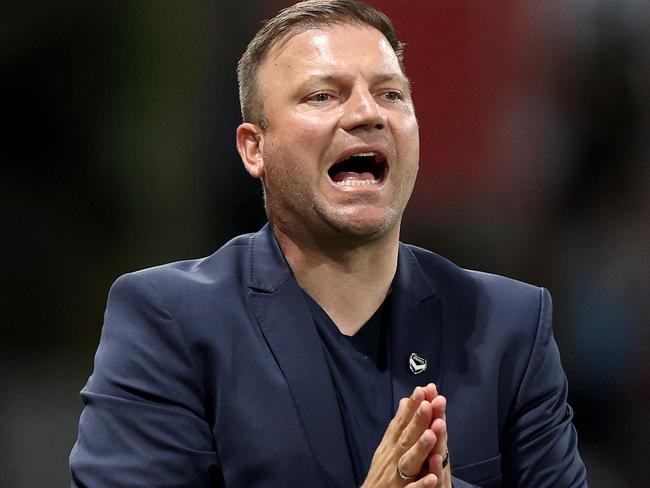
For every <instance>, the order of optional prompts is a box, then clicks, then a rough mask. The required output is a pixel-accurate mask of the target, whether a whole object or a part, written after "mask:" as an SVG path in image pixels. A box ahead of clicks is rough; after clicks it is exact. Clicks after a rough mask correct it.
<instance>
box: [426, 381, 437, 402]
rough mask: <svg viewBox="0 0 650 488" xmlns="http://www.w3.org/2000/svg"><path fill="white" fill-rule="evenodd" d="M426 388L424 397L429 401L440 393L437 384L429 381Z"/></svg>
mask: <svg viewBox="0 0 650 488" xmlns="http://www.w3.org/2000/svg"><path fill="white" fill-rule="evenodd" d="M423 388H424V399H425V400H427V401H429V402H430V401H431V400H433V399H434V398H435V397H436V395H438V389H437V387H436V385H435V384H433V383H429V384H428V385H426V386H425V387H423Z"/></svg>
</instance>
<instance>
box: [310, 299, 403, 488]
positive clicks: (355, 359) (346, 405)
mask: <svg viewBox="0 0 650 488" xmlns="http://www.w3.org/2000/svg"><path fill="white" fill-rule="evenodd" d="M307 300H308V302H309V306H310V309H311V313H312V316H313V318H314V323H315V325H316V329H317V331H318V335H319V336H320V339H321V343H322V345H323V350H324V352H325V357H326V360H327V365H328V367H329V371H330V374H331V376H332V380H333V382H334V387H335V388H336V395H337V399H338V403H339V409H340V411H341V416H342V418H343V423H344V426H345V433H346V437H347V441H348V448H349V450H350V459H351V460H352V466H353V468H354V474H355V478H356V482H357V486H359V485H361V484H362V483H363V481H364V480H365V478H366V475H367V474H368V469H369V468H370V462H371V460H372V456H373V454H374V452H375V449H376V448H377V446H378V445H379V442H380V441H381V438H382V436H383V435H384V432H385V430H386V427H388V423H389V422H390V419H391V418H392V416H393V412H392V408H393V406H392V398H393V395H392V381H391V370H390V353H389V351H390V347H389V346H390V344H389V317H390V295H389V297H388V298H386V300H385V301H384V303H383V304H382V305H381V306H380V307H379V309H378V310H377V311H376V312H375V313H374V315H373V316H372V317H371V318H370V319H369V320H368V322H366V323H365V324H364V326H363V327H362V328H361V329H360V330H359V331H358V332H357V333H356V334H355V335H353V336H346V335H344V334H342V333H341V332H340V331H339V329H338V328H337V327H336V325H335V324H334V322H333V321H332V319H330V317H329V316H328V315H327V313H326V312H325V311H324V310H323V309H322V308H321V307H320V305H318V303H316V302H315V301H314V300H313V299H312V298H311V297H309V296H308V295H307Z"/></svg>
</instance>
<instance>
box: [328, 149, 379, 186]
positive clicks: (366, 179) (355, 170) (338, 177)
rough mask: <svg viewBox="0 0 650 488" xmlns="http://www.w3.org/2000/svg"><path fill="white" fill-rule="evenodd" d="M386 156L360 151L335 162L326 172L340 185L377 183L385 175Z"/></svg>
mask: <svg viewBox="0 0 650 488" xmlns="http://www.w3.org/2000/svg"><path fill="white" fill-rule="evenodd" d="M386 169H387V167H386V158H385V157H384V156H382V155H381V154H378V153H376V152H360V153H357V154H353V155H352V156H350V157H348V158H346V159H344V160H342V161H340V162H338V163H335V164H334V165H333V166H332V167H331V168H330V169H329V171H328V172H327V173H328V174H329V176H330V178H331V179H332V181H333V182H334V184H335V185H337V186H341V187H348V186H364V185H377V184H380V183H381V182H382V181H384V177H385V176H386Z"/></svg>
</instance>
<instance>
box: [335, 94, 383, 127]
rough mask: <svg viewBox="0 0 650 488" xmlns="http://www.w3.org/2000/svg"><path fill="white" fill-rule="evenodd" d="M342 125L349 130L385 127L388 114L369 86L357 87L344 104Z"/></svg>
mask: <svg viewBox="0 0 650 488" xmlns="http://www.w3.org/2000/svg"><path fill="white" fill-rule="evenodd" d="M344 109H345V112H344V114H343V117H342V118H341V125H342V126H343V128H344V129H345V130H347V131H351V130H355V129H379V130H381V129H383V128H384V127H386V114H385V113H384V110H383V109H382V108H381V106H380V105H379V104H378V103H377V100H375V98H374V97H373V96H372V94H371V93H370V92H369V91H368V89H367V88H365V87H364V88H361V87H357V88H356V89H354V90H353V91H352V92H351V94H350V97H349V98H348V99H347V100H346V102H345V106H344Z"/></svg>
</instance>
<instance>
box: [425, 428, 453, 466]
mask: <svg viewBox="0 0 650 488" xmlns="http://www.w3.org/2000/svg"><path fill="white" fill-rule="evenodd" d="M431 430H432V431H433V432H434V434H435V436H436V439H437V440H438V441H437V443H436V445H435V446H434V448H433V449H432V450H431V453H430V456H429V459H428V464H429V471H430V472H432V473H434V474H436V475H437V476H438V478H442V477H443V476H444V471H445V470H449V469H451V468H450V465H449V464H447V466H446V467H444V468H443V466H442V463H443V460H444V459H445V457H446V456H447V422H445V421H444V420H442V419H440V418H438V419H436V420H434V421H433V424H432V425H431Z"/></svg>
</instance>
